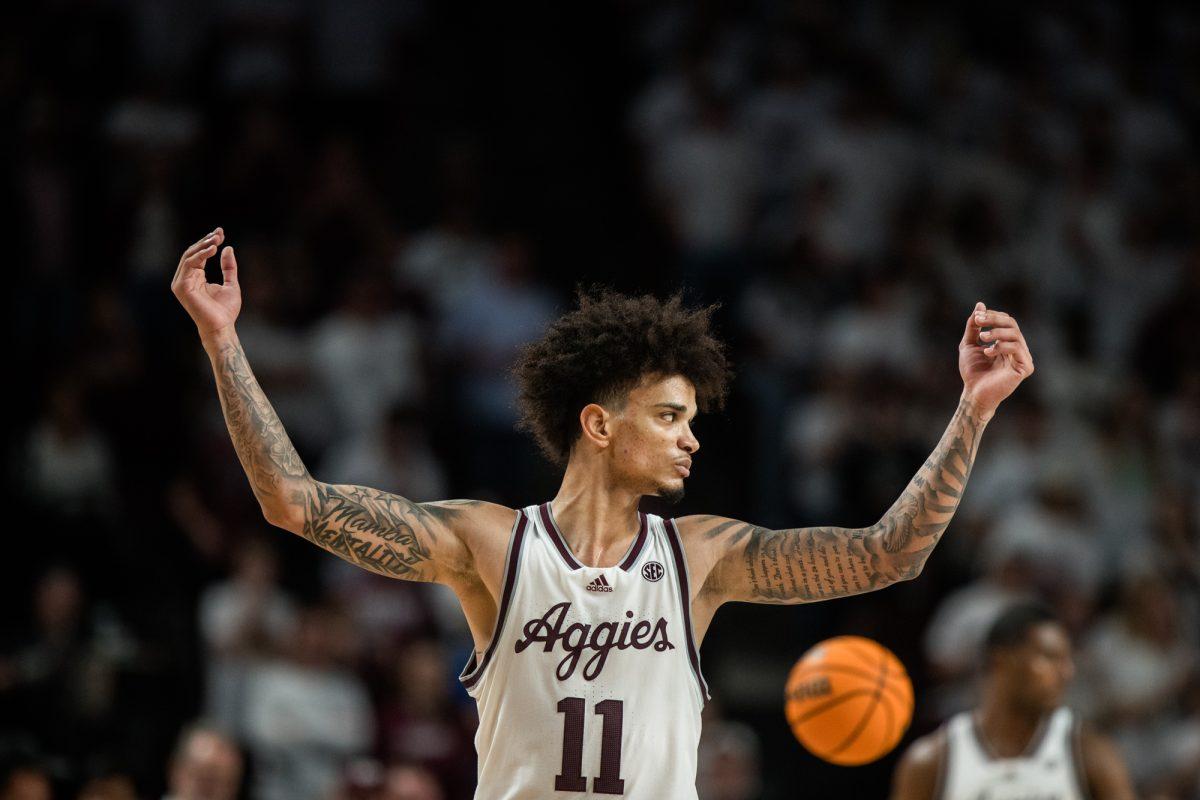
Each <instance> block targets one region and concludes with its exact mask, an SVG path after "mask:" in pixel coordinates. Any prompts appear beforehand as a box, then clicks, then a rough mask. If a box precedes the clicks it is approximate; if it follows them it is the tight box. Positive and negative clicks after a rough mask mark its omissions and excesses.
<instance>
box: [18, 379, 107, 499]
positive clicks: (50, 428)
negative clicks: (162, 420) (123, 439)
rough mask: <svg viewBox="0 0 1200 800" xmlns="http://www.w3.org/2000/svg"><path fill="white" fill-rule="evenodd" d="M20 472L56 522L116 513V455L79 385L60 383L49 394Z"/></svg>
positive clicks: (69, 382) (68, 382)
mask: <svg viewBox="0 0 1200 800" xmlns="http://www.w3.org/2000/svg"><path fill="white" fill-rule="evenodd" d="M22 472H23V474H24V476H25V480H26V481H27V482H28V485H29V491H30V493H31V495H32V497H33V498H34V500H35V501H36V502H37V503H38V504H39V505H41V506H42V507H43V508H44V509H46V510H48V511H49V512H50V513H52V514H53V515H54V516H56V517H59V518H66V519H71V518H76V519H78V518H91V519H95V518H97V517H106V516H109V515H111V514H112V513H114V512H115V511H116V508H115V503H116V495H115V487H114V481H115V479H116V475H115V464H114V459H113V454H112V451H111V449H110V448H109V446H108V443H107V442H105V440H104V437H103V435H102V434H101V433H100V432H99V431H97V430H96V429H95V428H94V427H93V426H92V424H91V421H90V420H89V418H88V413H87V408H86V399H85V397H84V393H83V389H82V387H81V386H79V385H78V383H76V382H74V381H72V380H70V379H65V380H61V381H59V382H58V383H57V384H56V385H55V386H54V387H53V389H52V390H51V392H50V395H49V398H48V402H47V408H46V415H45V416H44V417H43V418H42V419H41V420H39V421H38V422H37V423H35V424H34V426H33V430H32V431H31V433H30V435H29V441H28V449H27V451H26V458H25V463H24V465H23V470H22Z"/></svg>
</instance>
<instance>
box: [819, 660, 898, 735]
mask: <svg viewBox="0 0 1200 800" xmlns="http://www.w3.org/2000/svg"><path fill="white" fill-rule="evenodd" d="M881 655H882V656H883V663H882V664H881V665H880V670H879V677H877V678H876V679H875V688H874V689H873V690H872V692H873V694H874V696H875V698H874V702H872V703H871V704H870V705H869V706H867V708H866V710H865V711H863V713H862V716H861V717H859V719H858V722H857V723H856V724H855V725H854V728H853V730H851V731H850V735H849V736H847V737H846V738H845V740H844V741H842V743H841V744H840V745H838V746H837V747H835V748H834V749H833V750H832V751H830V753H829V755H831V756H836V755H837V754H838V753H840V752H842V751H843V750H845V749H846V748H847V747H849V746H850V745H852V744H854V742H855V741H857V740H858V737H859V736H861V735H862V732H863V729H864V728H866V727H867V723H868V722H869V721H870V720H871V716H872V715H873V714H874V713H875V707H876V706H878V705H879V698H880V697H882V696H883V687H884V686H886V685H887V668H888V664H887V653H882V654H881Z"/></svg>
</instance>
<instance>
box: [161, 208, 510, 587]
mask: <svg viewBox="0 0 1200 800" xmlns="http://www.w3.org/2000/svg"><path fill="white" fill-rule="evenodd" d="M223 240H224V232H223V231H221V229H220V228H218V229H217V230H215V231H213V233H212V234H209V236H207V237H205V238H204V239H202V240H200V241H199V242H197V243H196V244H194V245H193V246H192V247H191V248H189V249H188V250H187V252H185V253H184V255H183V258H182V259H180V262H179V268H178V270H177V271H176V275H175V280H174V281H173V283H172V290H173V291H174V292H175V295H176V297H178V298H179V300H180V302H181V303H182V304H183V305H184V307H185V308H186V309H187V310H188V313H189V314H191V316H192V318H193V320H195V322H196V326H197V328H198V329H199V331H200V338H201V341H202V342H203V344H204V349H205V352H207V353H208V356H209V360H210V361H211V362H212V368H213V374H214V375H215V376H216V381H217V393H218V395H219V396H220V399H221V410H222V411H223V412H224V414H225V423H226V425H227V426H228V428H229V435H230V437H231V438H232V440H233V446H234V449H235V450H236V451H237V456H238V460H239V461H241V464H242V468H243V469H244V470H245V471H246V477H247V478H249V480H250V488H251V489H252V490H253V491H254V495H255V497H256V498H257V499H258V502H259V506H260V507H261V508H262V510H263V514H264V516H265V517H266V518H267V520H268V521H269V522H271V523H272V524H273V525H276V526H278V527H281V528H284V529H286V530H289V531H292V532H293V533H297V534H299V535H301V536H303V537H304V538H306V539H308V540H309V541H311V542H312V543H313V544H316V545H317V546H318V547H321V548H324V549H325V550H328V551H329V552H331V553H334V554H335V555H337V556H339V557H341V558H343V559H345V560H346V561H349V562H350V563H352V564H356V565H357V566H360V567H363V568H364V569H368V570H371V571H372V572H377V573H379V574H381V575H386V576H388V577H392V578H405V579H408V580H420V581H439V582H443V583H452V582H455V581H456V580H460V579H463V578H465V579H467V580H470V578H471V577H472V575H473V573H472V570H473V559H472V557H471V553H470V551H469V549H468V548H467V546H466V545H465V544H464V542H463V538H462V534H463V533H464V532H467V531H470V530H473V529H475V528H477V527H479V526H481V525H483V526H490V527H492V528H495V527H500V528H503V527H504V526H505V524H506V522H507V524H508V525H511V523H512V519H513V517H515V512H513V511H512V510H511V509H505V508H503V507H501V506H495V505H493V504H491V503H475V502H473V501H461V500H460V501H447V502H440V503H414V502H412V501H410V500H406V499H405V498H403V497H400V496H398V495H394V494H389V493H388V492H383V491H379V490H377V489H369V488H366V487H362V486H344V485H333V484H327V483H321V482H320V481H317V480H315V479H314V478H313V477H312V476H311V475H309V473H308V470H307V469H306V468H305V466H304V463H303V462H302V461H301V459H300V456H299V455H298V454H297V453H296V449H295V448H294V447H293V446H292V442H291V440H290V439H289V438H288V435H287V432H286V431H285V430H284V428H283V424H282V423H281V422H280V421H279V417H278V416H277V415H276V414H275V409H274V408H272V407H271V403H270V402H269V401H268V400H267V398H266V395H265V394H263V391H262V388H261V387H260V386H259V385H258V381H257V380H255V378H254V374H253V372H251V370H250V365H249V363H248V362H247V360H246V353H245V351H243V350H242V346H241V343H240V342H239V341H238V338H237V334H236V332H235V331H234V321H235V320H236V318H237V314H238V311H239V310H240V307H241V295H240V290H239V288H238V283H237V262H236V261H235V260H234V256H233V250H232V248H226V249H225V251H224V252H223V253H222V254H221V269H222V273H223V277H224V283H222V284H210V283H208V282H207V281H206V280H205V277H204V262H205V261H206V260H207V259H208V258H209V257H210V256H212V255H214V254H215V253H216V250H217V247H218V246H219V245H220V243H221V242H222V241H223Z"/></svg>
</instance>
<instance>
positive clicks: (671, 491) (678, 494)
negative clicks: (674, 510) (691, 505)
mask: <svg viewBox="0 0 1200 800" xmlns="http://www.w3.org/2000/svg"><path fill="white" fill-rule="evenodd" d="M654 494H655V495H656V496H658V497H661V498H662V499H663V500H666V501H667V502H668V503H670V504H671V505H677V504H678V503H679V502H680V501H681V500H683V494H684V489H683V478H676V479H675V480H673V481H671V482H670V483H664V484H662V485H660V486H659V487H658V491H656V492H655V493H654Z"/></svg>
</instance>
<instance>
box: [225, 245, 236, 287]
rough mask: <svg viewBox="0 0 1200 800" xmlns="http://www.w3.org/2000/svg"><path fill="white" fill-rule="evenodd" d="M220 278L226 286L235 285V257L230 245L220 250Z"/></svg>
mask: <svg viewBox="0 0 1200 800" xmlns="http://www.w3.org/2000/svg"><path fill="white" fill-rule="evenodd" d="M221 278H222V279H223V280H224V281H225V285H226V286H237V257H236V256H235V255H234V254H233V246H232V245H230V246H229V247H226V248H225V249H224V250H223V251H222V252H221Z"/></svg>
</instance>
